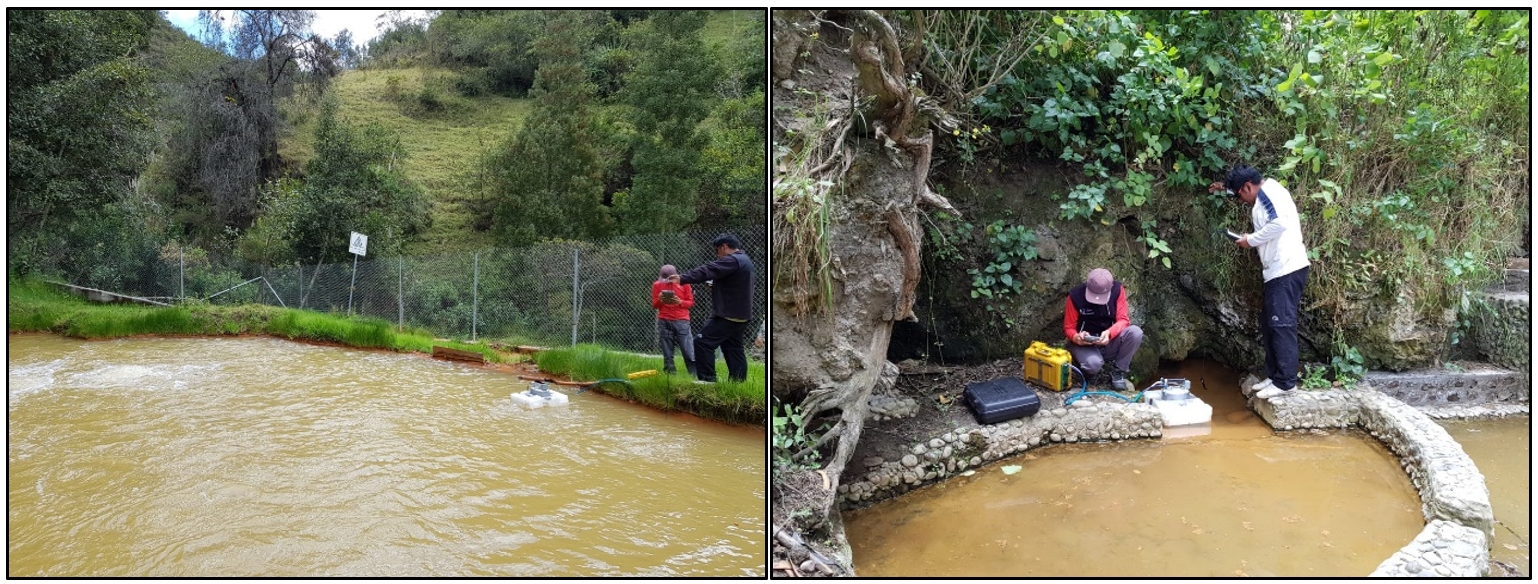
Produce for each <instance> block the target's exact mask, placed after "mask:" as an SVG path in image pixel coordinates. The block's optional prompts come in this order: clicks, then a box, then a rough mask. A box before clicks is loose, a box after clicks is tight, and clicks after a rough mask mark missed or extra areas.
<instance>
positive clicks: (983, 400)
mask: <svg viewBox="0 0 1538 584" xmlns="http://www.w3.org/2000/svg"><path fill="white" fill-rule="evenodd" d="M961 395H962V397H963V399H965V400H967V407H969V408H972V415H973V416H976V417H977V423H979V424H997V423H999V422H1005V421H1009V420H1013V419H1015V418H1023V417H1026V416H1033V415H1035V414H1036V412H1038V411H1040V410H1041V398H1040V397H1037V396H1036V390H1034V389H1031V386H1029V385H1026V384H1025V380H1023V379H1020V378H1019V377H1004V378H1000V379H992V380H989V381H979V382H977V383H969V384H967V388H966V390H965V391H963V392H962V394H961Z"/></svg>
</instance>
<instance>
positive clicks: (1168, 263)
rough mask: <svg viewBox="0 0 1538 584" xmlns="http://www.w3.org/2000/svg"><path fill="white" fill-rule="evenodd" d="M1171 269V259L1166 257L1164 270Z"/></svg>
mask: <svg viewBox="0 0 1538 584" xmlns="http://www.w3.org/2000/svg"><path fill="white" fill-rule="evenodd" d="M1169 267H1170V259H1169V258H1168V257H1166V258H1164V268H1165V269H1169Z"/></svg>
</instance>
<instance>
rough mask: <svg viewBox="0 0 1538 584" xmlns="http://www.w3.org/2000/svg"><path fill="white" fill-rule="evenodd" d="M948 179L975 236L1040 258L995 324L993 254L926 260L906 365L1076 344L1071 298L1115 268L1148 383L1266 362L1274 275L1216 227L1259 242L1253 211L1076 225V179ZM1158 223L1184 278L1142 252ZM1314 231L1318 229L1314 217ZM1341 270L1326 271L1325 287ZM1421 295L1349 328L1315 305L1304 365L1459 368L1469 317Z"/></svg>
mask: <svg viewBox="0 0 1538 584" xmlns="http://www.w3.org/2000/svg"><path fill="white" fill-rule="evenodd" d="M935 172H936V173H937V175H936V178H935V182H936V183H937V184H939V185H941V190H943V191H944V192H946V193H947V194H948V196H949V198H950V200H951V202H953V203H954V204H955V206H956V207H957V208H958V209H960V211H961V212H962V213H963V214H964V215H965V216H966V217H967V219H968V220H970V221H971V222H973V223H974V224H979V225H980V224H986V223H989V222H992V221H994V220H1004V221H1005V222H1007V223H1009V224H1012V225H1021V226H1023V227H1026V228H1029V229H1032V230H1033V231H1034V233H1035V234H1036V236H1037V238H1038V239H1037V241H1036V243H1035V247H1036V250H1037V252H1038V256H1037V258H1036V259H1035V260H1032V261H1029V262H1024V263H1020V264H1018V265H1015V266H1013V268H1012V271H1011V274H1012V276H1013V277H1014V278H1016V279H1018V280H1021V281H1023V282H1024V283H1025V286H1024V289H1023V291H1022V293H1020V294H1018V295H1010V296H1008V297H1006V298H1005V299H1004V300H1002V301H993V302H991V304H992V305H993V310H991V311H990V310H988V305H989V304H990V302H988V301H986V300H980V299H976V298H973V297H972V296H971V287H972V285H971V282H972V276H970V275H968V274H967V270H968V269H971V268H977V267H980V266H981V265H982V264H983V263H985V262H986V260H984V259H980V258H985V257H986V256H988V252H987V250H986V249H985V248H984V247H983V246H981V245H978V244H976V243H972V244H963V245H962V246H961V248H960V250H959V253H960V255H961V256H962V257H961V259H959V260H958V259H954V258H951V259H947V260H943V261H942V260H938V259H937V258H935V257H932V254H930V255H926V257H925V263H924V269H923V277H924V280H923V283H922V284H921V285H920V288H919V293H918V302H917V305H916V307H915V309H914V311H915V315H916V317H917V319H918V321H917V322H915V323H899V324H898V326H897V327H896V328H895V330H894V333H893V338H892V343H891V347H892V348H891V352H890V354H889V358H890V359H892V360H893V361H900V360H903V359H910V358H916V359H926V358H927V359H929V360H932V361H943V362H946V363H977V362H982V361H989V360H995V359H1007V358H1014V359H1018V358H1020V352H1021V351H1022V350H1023V349H1024V348H1025V347H1027V346H1029V345H1030V343H1031V342H1032V341H1034V340H1040V341H1044V342H1047V343H1054V344H1059V343H1062V342H1063V334H1062V318H1063V302H1064V298H1065V297H1066V295H1067V293H1068V290H1069V289H1071V288H1073V287H1074V286H1076V285H1078V284H1079V283H1081V282H1082V281H1083V279H1084V277H1085V275H1086V274H1087V273H1088V272H1089V271H1090V270H1091V269H1094V268H1096V267H1104V268H1108V269H1110V270H1111V271H1112V273H1113V274H1115V276H1116V278H1117V279H1119V280H1121V281H1122V282H1123V283H1124V284H1126V286H1127V290H1128V304H1129V308H1130V309H1131V312H1132V318H1133V322H1134V324H1137V325H1139V326H1141V327H1142V328H1143V331H1144V335H1145V340H1144V347H1143V349H1142V350H1141V351H1140V352H1139V355H1138V358H1137V360H1136V361H1134V374H1143V375H1147V374H1149V373H1151V372H1152V370H1153V369H1154V367H1155V366H1157V364H1158V361H1159V360H1160V359H1164V360H1181V359H1185V358H1187V357H1189V356H1198V355H1199V356H1204V357H1210V358H1213V359H1216V360H1218V361H1221V362H1223V363H1224V364H1226V365H1228V366H1230V367H1234V368H1237V369H1251V368H1255V367H1258V366H1259V365H1260V363H1261V362H1262V359H1263V352H1262V349H1261V346H1260V342H1259V339H1260V332H1259V327H1258V324H1257V322H1258V315H1259V312H1260V299H1261V285H1262V279H1261V265H1260V261H1259V259H1258V258H1257V257H1256V254H1255V252H1253V251H1246V250H1240V249H1237V248H1236V247H1235V246H1233V245H1232V244H1230V243H1229V242H1228V241H1227V240H1226V239H1224V238H1222V237H1221V236H1219V235H1215V234H1214V233H1213V231H1214V230H1213V228H1212V227H1211V226H1212V225H1225V226H1229V227H1230V228H1232V229H1235V230H1236V231H1237V230H1242V231H1248V230H1249V227H1250V223H1249V221H1250V220H1249V208H1248V207H1247V206H1245V205H1243V204H1241V203H1239V202H1237V201H1229V202H1227V203H1225V204H1224V205H1222V206H1215V205H1211V204H1210V203H1208V202H1206V201H1203V200H1201V198H1200V197H1198V196H1194V194H1193V193H1176V192H1169V191H1158V192H1157V194H1156V195H1155V197H1154V198H1153V199H1152V201H1153V202H1151V203H1150V204H1149V205H1148V206H1145V208H1144V211H1142V212H1141V213H1140V215H1139V216H1126V217H1106V218H1105V220H1104V221H1099V220H1096V221H1086V220H1083V219H1079V220H1063V219H1060V218H1059V217H1058V212H1059V210H1058V200H1060V199H1061V198H1062V196H1063V194H1064V193H1066V192H1068V191H1069V190H1070V189H1071V188H1072V187H1073V182H1072V181H1073V180H1074V179H1073V178H1072V177H1073V176H1075V175H1076V174H1077V170H1076V169H1075V168H1072V167H1069V166H1060V165H1056V164H1052V163H1046V162H1031V161H1011V162H1005V163H1002V164H997V163H996V164H994V165H989V164H986V163H985V164H979V165H978V166H976V167H973V168H971V169H969V170H967V171H966V172H960V171H956V170H954V169H951V168H947V167H946V166H938V167H936V169H935ZM1097 219H1098V218H1097ZM1145 219H1154V220H1157V221H1158V227H1157V228H1156V230H1157V232H1158V234H1159V237H1160V238H1162V239H1163V240H1164V241H1166V242H1168V244H1169V246H1170V247H1171V253H1169V254H1168V256H1169V257H1170V259H1171V267H1169V268H1166V267H1164V266H1163V265H1162V263H1161V262H1160V260H1158V259H1153V258H1149V257H1148V251H1149V250H1148V247H1147V246H1146V245H1145V244H1144V243H1143V242H1141V241H1139V236H1140V235H1141V234H1142V221H1143V220H1145ZM1303 229H1304V230H1305V232H1307V230H1308V229H1309V218H1308V217H1306V216H1305V217H1304V218H1303ZM930 243H932V242H926V244H930ZM968 245H970V247H968ZM931 249H933V248H931ZM1331 268H1332V266H1327V265H1322V264H1318V263H1317V262H1316V265H1315V266H1314V267H1313V268H1312V270H1313V272H1312V274H1311V276H1310V278H1311V280H1314V279H1317V277H1318V276H1317V274H1318V273H1319V272H1320V271H1321V270H1328V269H1331ZM1415 295H1416V292H1415V291H1413V290H1398V291H1390V292H1379V293H1373V294H1363V295H1361V296H1358V297H1353V298H1349V299H1347V302H1346V303H1345V309H1344V310H1342V311H1341V313H1340V314H1335V313H1332V312H1330V311H1327V310H1325V309H1323V308H1320V307H1318V306H1315V305H1314V304H1315V303H1314V302H1313V301H1314V300H1315V298H1312V297H1311V295H1310V293H1309V292H1308V291H1305V295H1304V299H1303V319H1302V321H1303V322H1302V329H1301V330H1300V348H1301V350H1302V353H1303V354H1302V359H1303V360H1304V361H1321V362H1327V361H1329V360H1330V351H1331V345H1332V343H1333V342H1334V341H1335V337H1336V335H1337V334H1340V335H1341V338H1342V339H1344V341H1345V342H1347V343H1348V344H1350V345H1351V346H1352V347H1355V348H1356V349H1357V350H1358V351H1360V352H1361V354H1362V355H1363V357H1364V358H1365V360H1366V365H1367V366H1368V367H1369V368H1374V369H1389V370H1405V369H1409V368H1414V367H1423V366H1427V365H1430V364H1433V363H1434V362H1436V361H1438V360H1445V359H1448V358H1449V357H1450V346H1449V340H1450V339H1449V335H1450V333H1451V332H1452V330H1453V328H1454V326H1455V324H1456V322H1455V321H1456V315H1455V314H1454V313H1453V312H1451V311H1448V312H1442V313H1438V314H1432V315H1429V316H1428V315H1426V314H1423V313H1422V311H1420V310H1418V309H1417V308H1416V304H1417V299H1416V296H1415ZM1006 321H1009V322H1011V323H1012V324H1010V325H1008V326H1006V325H1005V322H1006Z"/></svg>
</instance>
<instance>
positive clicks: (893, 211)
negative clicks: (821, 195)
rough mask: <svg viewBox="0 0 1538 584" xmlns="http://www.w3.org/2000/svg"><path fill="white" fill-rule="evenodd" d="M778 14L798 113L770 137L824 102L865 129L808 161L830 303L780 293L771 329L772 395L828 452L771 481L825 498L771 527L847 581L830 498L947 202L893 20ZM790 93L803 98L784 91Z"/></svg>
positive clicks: (780, 51) (786, 112)
mask: <svg viewBox="0 0 1538 584" xmlns="http://www.w3.org/2000/svg"><path fill="white" fill-rule="evenodd" d="M775 18H776V20H777V22H776V25H777V26H776V30H777V31H785V32H783V33H781V32H777V33H776V36H775V39H774V43H775V45H776V50H775V51H774V54H775V55H777V56H781V55H790V54H794V55H797V58H796V60H795V61H794V65H796V66H794V67H792V66H786V64H785V63H783V62H782V63H777V64H776V70H777V71H782V72H783V71H788V70H794V71H796V73H795V74H794V75H791V76H789V77H786V78H785V79H783V80H780V82H778V83H777V84H776V86H775V88H774V91H775V96H774V97H775V103H776V104H781V103H787V104H792V105H793V106H794V107H792V108H778V107H777V108H776V110H775V116H776V120H775V122H776V123H775V130H776V137H775V139H776V142H779V143H782V144H784V143H787V141H793V140H794V139H795V138H794V137H790V136H787V135H786V134H787V133H786V132H785V131H784V128H793V127H807V125H806V121H805V119H806V118H812V117H814V115H813V113H812V112H813V111H814V110H815V109H816V108H817V107H819V104H821V107H832V108H833V112H832V113H831V114H830V115H831V117H833V119H834V121H837V120H838V119H839V117H840V116H849V117H855V118H859V117H863V118H864V119H866V120H868V121H869V124H868V126H866V127H864V128H862V127H861V126H858V125H857V126H855V128H856V131H855V132H853V133H851V134H850V135H849V136H848V137H847V140H846V141H845V142H844V143H843V144H842V147H836V148H834V149H833V151H834V152H833V154H832V156H834V157H842V158H843V160H841V161H839V163H837V164H827V162H832V161H833V159H829V160H828V161H810V162H808V165H809V166H812V167H815V170H816V171H819V172H820V171H823V170H827V172H828V173H829V174H827V175H819V176H814V177H813V178H814V179H821V180H828V181H830V182H833V183H834V186H833V187H831V188H830V189H829V190H828V191H827V193H828V194H827V197H826V199H825V202H824V205H826V208H827V212H828V217H829V220H828V226H827V228H826V230H825V232H824V233H823V234H822V237H823V238H824V240H825V241H826V243H827V249H828V257H827V262H828V269H829V272H830V274H831V279H832V290H831V298H829V299H826V300H828V302H826V303H825V304H824V305H825V306H827V307H828V308H827V309H825V310H823V311H812V312H805V311H801V310H797V309H796V306H797V304H796V303H797V302H798V301H801V300H804V299H799V298H790V297H785V296H780V295H777V297H776V298H775V303H776V307H775V310H774V313H773V322H772V326H773V327H774V328H773V330H774V337H773V338H774V344H773V350H774V359H773V360H772V367H773V378H774V387H773V388H772V391H773V394H774V396H775V397H776V398H777V399H779V400H780V401H781V402H782V403H795V402H797V401H799V403H800V406H801V408H802V411H803V413H804V415H805V416H806V419H807V420H808V426H809V427H808V432H809V434H810V435H812V436H814V437H816V439H817V443H818V446H819V448H818V450H819V452H821V453H822V454H823V455H824V456H823V457H822V458H821V459H820V460H819V462H820V463H821V464H822V469H821V472H820V473H818V474H825V475H826V477H825V478H819V479H817V480H816V481H801V480H796V479H795V478H794V477H788V476H787V477H781V476H777V477H776V483H777V484H783V485H786V486H785V489H786V491H785V492H789V490H790V489H791V487H790V486H789V485H790V484H792V483H794V484H796V485H805V484H811V485H812V486H810V487H806V488H805V489H803V490H811V491H822V492H821V493H819V494H817V495H816V496H805V497H800V498H799V500H797V501H786V500H781V499H786V498H791V497H776V500H775V503H774V505H775V508H774V518H773V526H772V530H773V532H774V533H775V534H776V540H777V542H778V543H780V544H782V545H784V546H785V549H787V550H789V551H791V552H794V549H793V548H796V547H798V546H805V547H808V548H810V551H811V552H814V553H811V554H808V555H809V556H810V557H812V558H814V559H815V558H817V557H818V556H822V557H823V558H824V559H827V560H830V561H831V563H833V564H834V565H832V566H829V568H831V570H829V571H830V572H831V573H832V574H834V575H848V576H852V575H854V570H853V565H852V561H851V560H852V558H851V557H850V550H849V546H848V542H847V541H846V540H845V539H844V535H843V525H842V521H841V520H840V518H839V514H838V509H837V505H836V504H835V502H834V496H833V493H835V492H836V491H837V489H838V478H839V475H841V474H842V473H843V470H844V467H845V466H846V465H847V463H848V462H849V458H850V456H852V455H853V454H854V450H855V446H856V444H857V443H858V442H859V439H860V432H861V430H862V429H863V426H864V424H865V418H866V416H867V413H868V411H869V406H868V401H869V399H870V394H871V389H872V387H874V386H875V384H876V381H877V380H878V378H879V377H880V376H881V373H882V370H883V367H884V366H885V364H886V351H887V344H888V341H889V340H890V338H891V333H892V322H893V321H894V320H902V319H909V318H912V307H913V303H914V290H915V287H916V286H917V284H918V278H919V246H920V244H921V243H922V241H923V240H922V236H921V233H922V232H921V231H919V215H918V214H919V213H920V211H919V209H918V206H919V204H920V203H921V202H922V203H925V204H937V205H940V204H943V205H947V206H948V203H945V202H944V199H943V198H940V197H939V196H938V195H935V194H934V193H933V192H931V191H930V190H929V189H928V187H927V185H926V184H925V183H926V180H927V177H928V173H929V149H930V147H931V145H932V133H931V132H930V131H929V130H928V129H927V127H926V126H927V123H926V122H925V121H924V120H923V119H922V118H921V117H920V116H919V115H918V113H919V109H920V108H919V107H918V99H917V97H916V96H915V95H914V94H913V93H912V92H911V91H910V86H909V85H908V83H909V80H908V79H907V77H906V75H905V74H904V73H903V71H904V67H903V63H902V53H901V50H900V48H899V47H900V46H901V45H900V44H899V43H898V39H897V38H896V35H895V33H894V31H893V28H892V27H891V26H890V25H889V23H888V22H887V21H886V20H885V19H884V18H883V17H882V16H881V15H879V14H877V13H875V12H872V11H848V12H826V13H811V12H807V11H777V12H776V15H775ZM813 34H815V37H814V36H812V35H813ZM785 47H793V49H786V48H785ZM846 48H847V49H848V50H847V52H846V51H844V50H843V49H846ZM777 76H778V74H777ZM797 86H800V87H802V88H803V89H797V90H795V91H792V88H795V87H797ZM806 88H814V89H811V90H808V89H806ZM851 96H852V97H853V99H850V97H851ZM865 98H873V99H871V100H870V103H871V104H872V105H871V106H870V109H869V110H866V111H862V112H859V113H856V112H853V111H849V107H850V105H851V104H854V103H859V102H861V101H862V100H863V99H865ZM839 108H842V109H839ZM862 114H863V116H862ZM797 118H800V119H797ZM827 125H828V126H831V125H832V124H831V123H828V124H827ZM862 130H863V131H862ZM805 244H807V245H811V244H813V242H805ZM777 259H778V258H777ZM824 428H826V430H824ZM807 506H816V507H817V508H811V509H808V508H807ZM808 511H809V512H810V513H808ZM782 533H784V534H787V535H781V534H782ZM787 542H789V543H787ZM787 559H792V558H787ZM818 563H821V562H818Z"/></svg>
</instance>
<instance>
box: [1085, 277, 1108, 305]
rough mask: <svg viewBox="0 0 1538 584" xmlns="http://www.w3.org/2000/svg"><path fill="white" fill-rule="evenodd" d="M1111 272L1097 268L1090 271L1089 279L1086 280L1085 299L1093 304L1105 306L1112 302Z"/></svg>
mask: <svg viewBox="0 0 1538 584" xmlns="http://www.w3.org/2000/svg"><path fill="white" fill-rule="evenodd" d="M1111 282H1112V280H1111V271H1110V270H1107V269H1105V268H1095V269H1093V270H1090V271H1089V277H1088V278H1085V279H1084V299H1085V300H1088V301H1089V302H1090V303H1092V304H1105V303H1107V302H1110V301H1111Z"/></svg>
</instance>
